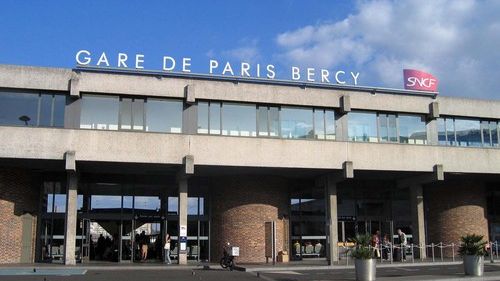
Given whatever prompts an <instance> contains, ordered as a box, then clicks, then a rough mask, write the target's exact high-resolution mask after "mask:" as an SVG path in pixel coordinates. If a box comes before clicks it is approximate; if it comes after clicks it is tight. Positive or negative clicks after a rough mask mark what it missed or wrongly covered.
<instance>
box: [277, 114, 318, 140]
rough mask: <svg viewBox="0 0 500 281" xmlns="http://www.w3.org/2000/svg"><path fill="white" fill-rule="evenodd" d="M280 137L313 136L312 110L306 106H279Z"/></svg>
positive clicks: (298, 137)
mask: <svg viewBox="0 0 500 281" xmlns="http://www.w3.org/2000/svg"><path fill="white" fill-rule="evenodd" d="M281 137H283V138H285V139H306V138H313V137H314V128H313V111H312V109H308V108H291V107H282V108H281Z"/></svg>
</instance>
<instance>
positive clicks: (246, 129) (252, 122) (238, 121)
mask: <svg viewBox="0 0 500 281" xmlns="http://www.w3.org/2000/svg"><path fill="white" fill-rule="evenodd" d="M256 118H257V116H256V109H255V105H245V104H234V103H224V104H223V105H222V134H223V135H229V136H243V137H255V136H257V128H256Z"/></svg>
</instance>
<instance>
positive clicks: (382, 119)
mask: <svg viewBox="0 0 500 281" xmlns="http://www.w3.org/2000/svg"><path fill="white" fill-rule="evenodd" d="M378 122H379V130H378V131H379V135H380V141H383V142H387V141H389V134H388V132H387V115H385V114H380V116H379V117H378Z"/></svg>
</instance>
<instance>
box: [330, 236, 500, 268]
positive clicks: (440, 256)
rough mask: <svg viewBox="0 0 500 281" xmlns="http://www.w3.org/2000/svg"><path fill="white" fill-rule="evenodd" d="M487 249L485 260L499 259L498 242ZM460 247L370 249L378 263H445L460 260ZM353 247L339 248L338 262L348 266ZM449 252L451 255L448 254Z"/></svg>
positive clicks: (449, 245) (441, 244)
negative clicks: (423, 253)
mask: <svg viewBox="0 0 500 281" xmlns="http://www.w3.org/2000/svg"><path fill="white" fill-rule="evenodd" d="M487 245H488V246H489V247H488V249H487V253H486V257H485V260H490V261H491V262H494V260H498V259H499V254H500V249H499V248H500V242H499V241H496V242H489V243H488V244H487ZM459 247H460V243H451V244H444V243H442V242H441V243H437V244H435V243H431V244H428V245H423V244H421V245H417V244H407V245H400V244H395V245H394V244H389V245H380V247H377V248H375V247H372V246H370V249H371V250H372V251H373V253H374V256H376V257H377V259H378V260H379V262H380V263H394V262H404V261H406V262H411V263H414V262H446V261H452V262H454V261H456V260H457V261H458V260H460V256H459V255H458V248H459ZM353 248H354V246H339V247H338V254H339V259H340V261H341V262H342V261H345V262H346V264H347V265H349V259H351V257H350V253H351V251H350V250H351V249H353ZM421 252H425V255H422V254H421ZM450 252H451V253H450Z"/></svg>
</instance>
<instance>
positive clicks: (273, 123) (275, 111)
mask: <svg viewBox="0 0 500 281" xmlns="http://www.w3.org/2000/svg"><path fill="white" fill-rule="evenodd" d="M269 136H270V137H279V136H280V110H279V108H278V107H269Z"/></svg>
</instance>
